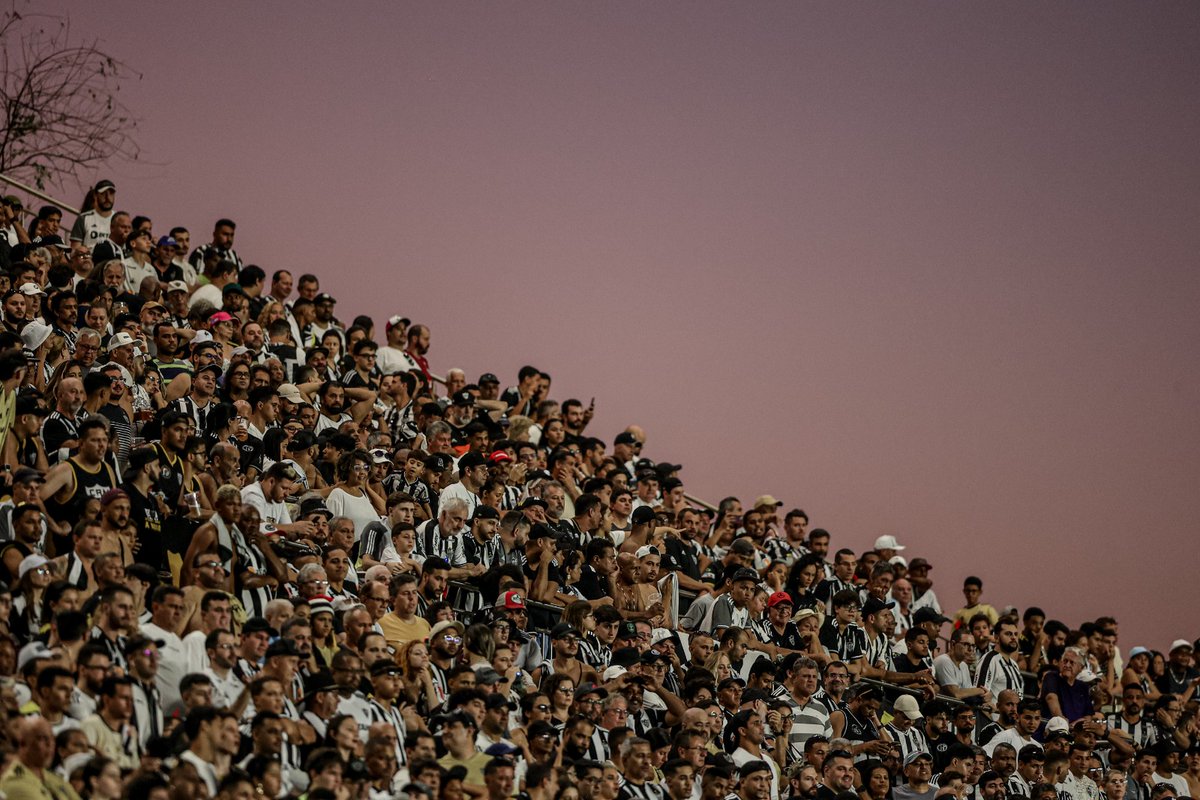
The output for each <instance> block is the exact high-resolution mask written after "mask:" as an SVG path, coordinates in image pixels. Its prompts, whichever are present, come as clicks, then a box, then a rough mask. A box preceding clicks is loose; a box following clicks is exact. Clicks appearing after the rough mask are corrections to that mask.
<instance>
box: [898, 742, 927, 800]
mask: <svg viewBox="0 0 1200 800" xmlns="http://www.w3.org/2000/svg"><path fill="white" fill-rule="evenodd" d="M904 777H905V782H904V783H903V784H901V785H899V786H897V787H895V788H894V789H893V790H892V797H893V798H895V800H932V798H934V797H935V796H936V795H937V787H935V786H932V785H930V783H929V779H930V778H932V777H933V756H931V755H929V753H926V752H924V751H923V750H918V751H917V752H915V753H912V754H910V755H909V757H908V758H906V759H905V760H904Z"/></svg>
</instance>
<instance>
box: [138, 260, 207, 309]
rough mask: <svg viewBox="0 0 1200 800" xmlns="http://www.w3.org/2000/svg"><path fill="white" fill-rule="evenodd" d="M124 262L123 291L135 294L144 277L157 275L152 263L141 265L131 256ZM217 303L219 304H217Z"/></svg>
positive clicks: (140, 286)
mask: <svg viewBox="0 0 1200 800" xmlns="http://www.w3.org/2000/svg"><path fill="white" fill-rule="evenodd" d="M124 264H125V291H127V292H129V293H130V294H137V293H138V290H139V289H141V288H142V281H143V280H145V279H146V278H150V277H154V278H157V277H158V272H157V271H156V270H155V269H154V265H153V264H151V263H150V262H146V266H144V267H143V266H142V265H140V264H138V263H137V262H136V261H134V260H133V259H132V258H127V259H125V261H124ZM218 305H219V304H218Z"/></svg>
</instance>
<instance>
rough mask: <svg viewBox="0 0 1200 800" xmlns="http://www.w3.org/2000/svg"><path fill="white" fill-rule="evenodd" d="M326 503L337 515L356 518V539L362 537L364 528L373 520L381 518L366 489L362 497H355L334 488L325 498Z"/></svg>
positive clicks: (376, 520)
mask: <svg viewBox="0 0 1200 800" xmlns="http://www.w3.org/2000/svg"><path fill="white" fill-rule="evenodd" d="M325 505H326V506H328V508H329V510H330V511H331V512H332V513H333V515H334V516H335V517H349V518H350V519H352V520H354V541H356V542H357V541H358V540H359V539H361V538H362V532H363V530H364V529H365V528H366V527H367V526H368V525H370V524H371V523H372V522H378V521H379V520H380V516H379V512H378V511H376V510H375V506H374V504H372V503H371V498H369V497H367V493H366V491H365V490H364V491H363V494H362V497H355V496H354V495H352V494H348V493H347V492H345V491H343V490H342V489H334V490H333V491H332V492H330V493H329V497H327V498H325Z"/></svg>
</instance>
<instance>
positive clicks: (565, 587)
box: [558, 550, 587, 600]
mask: <svg viewBox="0 0 1200 800" xmlns="http://www.w3.org/2000/svg"><path fill="white" fill-rule="evenodd" d="M562 562H563V563H562V573H563V575H565V576H566V580H565V581H564V582H563V583H562V584H560V585H559V587H558V591H559V594H567V595H570V596H571V597H575V598H578V599H579V600H586V599H587V598H585V597H584V596H583V592H581V591H579V587H577V586H576V585H575V584H576V583H578V582H579V578H580V577H581V576H582V575H583V551H582V550H571V551H569V552H568V553H567V554H566V555H565V556H564V557H563V560H562Z"/></svg>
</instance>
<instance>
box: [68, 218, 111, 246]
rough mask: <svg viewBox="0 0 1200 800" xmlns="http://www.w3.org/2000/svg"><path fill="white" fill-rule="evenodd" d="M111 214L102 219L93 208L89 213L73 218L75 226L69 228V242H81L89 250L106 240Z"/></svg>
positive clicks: (109, 229)
mask: <svg viewBox="0 0 1200 800" xmlns="http://www.w3.org/2000/svg"><path fill="white" fill-rule="evenodd" d="M113 213H114V212H112V211H110V212H108V216H107V217H102V216H100V212H98V211H96V209H94V208H93V209H92V210H91V211H85V212H83V213H82V214H80V215H79V216H78V217H76V218H75V225H74V226H72V228H71V241H72V242H83V246H84V247H86V248H87V249H88V250H91V249H92V248H93V247H95V246H96V245H97V244H98V243H99V242H101V241H102V240H104V239H107V238H108V234H109V232H110V231H111V227H110V225H111V223H112V216H113Z"/></svg>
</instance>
